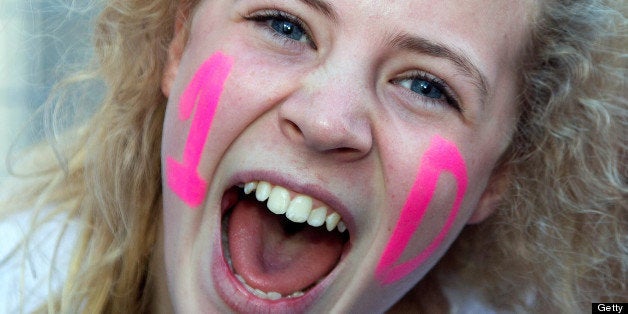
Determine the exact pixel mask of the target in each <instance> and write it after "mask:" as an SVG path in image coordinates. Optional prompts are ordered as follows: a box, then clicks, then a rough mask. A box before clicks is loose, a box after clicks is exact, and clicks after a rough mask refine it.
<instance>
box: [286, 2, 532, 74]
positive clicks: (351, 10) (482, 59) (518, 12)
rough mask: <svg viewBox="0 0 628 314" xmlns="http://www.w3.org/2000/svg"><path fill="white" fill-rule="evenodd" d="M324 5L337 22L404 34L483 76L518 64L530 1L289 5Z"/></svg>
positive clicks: (527, 27)
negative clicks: (455, 53) (457, 57)
mask: <svg viewBox="0 0 628 314" xmlns="http://www.w3.org/2000/svg"><path fill="white" fill-rule="evenodd" d="M293 1H297V2H300V1H303V2H311V3H312V2H316V3H321V4H323V3H325V4H327V5H328V6H329V9H330V10H331V11H336V12H338V15H339V16H340V17H339V20H340V21H343V20H344V21H347V22H351V23H358V22H360V21H362V22H367V23H368V25H370V27H369V28H370V29H369V31H370V32H371V33H372V34H373V35H374V36H377V34H382V35H383V36H390V34H387V33H390V32H393V33H396V32H407V33H410V34H412V35H416V36H419V37H422V38H426V39H428V40H430V41H433V42H438V43H443V44H446V45H447V46H450V47H454V49H456V50H460V51H463V52H464V54H465V55H467V56H468V57H469V58H470V59H471V60H472V61H473V62H474V63H475V64H477V65H479V67H480V68H483V69H485V70H487V71H489V72H490V71H491V70H495V68H501V67H504V66H506V65H512V64H508V63H512V62H513V61H514V60H518V58H517V56H518V55H519V53H520V51H521V49H522V47H523V44H522V43H523V39H524V35H525V34H526V31H527V30H528V29H529V26H530V21H531V17H530V16H531V14H532V12H533V9H534V4H533V2H532V0H521V1H514V0H442V1H433V0H392V1H384V0H381V1H378V0H357V1H355V0H354V1H349V0H340V1H338V0H335V1H333V2H332V1H327V0H293Z"/></svg>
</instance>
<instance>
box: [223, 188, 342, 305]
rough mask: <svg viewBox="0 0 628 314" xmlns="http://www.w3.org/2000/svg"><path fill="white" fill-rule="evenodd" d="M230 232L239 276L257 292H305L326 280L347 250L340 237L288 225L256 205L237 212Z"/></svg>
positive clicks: (244, 205)
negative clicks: (343, 250)
mask: <svg viewBox="0 0 628 314" xmlns="http://www.w3.org/2000/svg"><path fill="white" fill-rule="evenodd" d="M262 207H264V208H262ZM301 228H302V229H301ZM295 229H299V230H295ZM228 230H229V231H228V237H229V251H230V252H231V260H232V262H233V268H234V269H235V272H236V273H238V274H240V276H242V277H243V278H244V280H245V281H246V282H247V284H248V285H249V286H251V287H253V288H257V289H260V290H262V291H265V292H271V291H274V292H278V293H281V294H282V295H289V294H292V293H293V292H296V291H301V290H304V289H305V288H307V287H309V286H311V285H312V284H314V283H316V281H317V280H318V279H321V278H322V277H324V276H325V275H327V274H328V273H329V272H330V271H331V270H332V269H333V268H334V266H335V265H336V263H337V262H338V260H339V258H340V254H341V253H342V248H343V241H342V239H341V237H340V235H339V234H338V232H328V231H327V230H326V229H325V228H313V227H310V226H307V224H298V225H296V224H292V223H287V222H286V218H285V217H284V216H279V215H275V214H273V213H271V212H269V211H268V210H267V209H266V208H265V205H264V204H262V203H259V202H256V201H252V200H242V201H240V202H239V203H238V204H237V205H236V206H235V208H234V209H233V212H232V214H231V218H230V221H229V229H228Z"/></svg>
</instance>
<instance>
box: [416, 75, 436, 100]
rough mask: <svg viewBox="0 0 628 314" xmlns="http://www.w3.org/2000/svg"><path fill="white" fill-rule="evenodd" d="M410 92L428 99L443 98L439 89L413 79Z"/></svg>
mask: <svg viewBox="0 0 628 314" xmlns="http://www.w3.org/2000/svg"><path fill="white" fill-rule="evenodd" d="M410 90H411V91H413V92H415V93H417V94H421V95H424V96H426V97H429V98H434V99H441V98H442V97H443V92H442V91H441V90H440V88H438V87H436V86H434V84H432V83H430V82H428V81H426V80H420V79H413V80H412V83H411V84H410Z"/></svg>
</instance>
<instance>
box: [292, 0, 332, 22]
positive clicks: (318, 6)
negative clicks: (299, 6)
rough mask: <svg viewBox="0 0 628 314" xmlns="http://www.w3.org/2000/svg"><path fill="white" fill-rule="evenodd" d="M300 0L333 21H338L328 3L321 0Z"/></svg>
mask: <svg viewBox="0 0 628 314" xmlns="http://www.w3.org/2000/svg"><path fill="white" fill-rule="evenodd" d="M300 1H301V2H303V3H305V4H306V5H307V6H308V7H310V8H312V9H315V10H317V11H319V12H321V13H322V14H323V15H325V16H326V17H328V18H329V19H330V20H332V21H333V22H336V21H338V15H337V14H336V11H335V10H334V7H333V6H332V5H331V4H330V3H327V2H325V1H323V0H300Z"/></svg>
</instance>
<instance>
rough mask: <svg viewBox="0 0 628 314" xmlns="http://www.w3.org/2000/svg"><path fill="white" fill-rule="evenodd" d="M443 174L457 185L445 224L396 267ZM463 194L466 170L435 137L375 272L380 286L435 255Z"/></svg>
mask: <svg viewBox="0 0 628 314" xmlns="http://www.w3.org/2000/svg"><path fill="white" fill-rule="evenodd" d="M445 171H446V172H449V173H451V174H452V175H453V176H454V178H455V180H456V183H457V191H456V199H455V200H454V203H453V205H452V208H451V211H450V213H449V216H448V217H447V221H446V222H445V225H444V226H443V228H442V229H441V231H440V233H439V234H438V235H437V236H436V237H435V238H434V239H433V240H432V242H430V244H429V245H428V246H427V247H426V248H425V249H424V250H423V251H421V252H419V253H418V255H416V256H415V257H413V258H411V259H409V260H408V261H406V262H403V263H399V259H400V258H401V254H402V253H403V252H404V250H405V249H406V247H407V246H408V243H409V242H410V239H411V238H412V235H413V234H414V233H415V232H416V230H417V229H418V227H419V226H420V225H421V221H422V220H423V217H424V215H425V212H426V211H427V208H428V206H429V204H430V201H431V200H432V198H433V196H434V192H435V191H436V185H437V184H438V178H439V177H440V175H441V173H443V172H445ZM466 190H467V168H466V165H465V162H464V159H462V155H461V154H460V152H459V151H458V149H457V148H456V146H455V145H454V144H453V143H450V142H448V141H446V140H445V139H443V138H441V137H439V136H435V137H434V138H432V141H431V143H430V147H429V148H428V149H427V152H425V155H423V158H422V159H421V165H420V166H419V172H418V173H417V177H416V180H415V182H414V185H413V186H412V190H411V191H410V194H409V196H408V199H407V200H406V203H405V205H404V206H403V209H402V210H401V214H400V216H399V219H398V220H397V225H396V227H395V230H394V231H393V234H392V236H391V238H390V240H389V241H388V244H387V245H386V248H385V249H384V254H383V255H382V257H381V259H380V261H379V263H378V265H377V269H376V270H375V277H376V278H377V279H378V280H379V281H380V282H381V283H382V284H384V285H387V284H391V283H394V282H396V281H398V280H399V279H401V278H403V277H405V276H407V275H408V274H410V273H411V272H412V271H414V270H415V269H416V268H417V267H419V265H421V264H422V263H423V262H424V261H425V260H426V259H428V258H429V257H430V256H431V255H432V254H433V253H434V252H435V251H436V249H437V248H438V246H440V244H441V243H442V242H443V240H444V238H445V236H446V235H447V234H448V233H449V230H450V229H451V227H452V225H453V223H454V221H455V220H456V216H457V214H458V208H459V207H460V204H461V203H462V198H463V197H464V194H465V192H466ZM395 263H396V264H395Z"/></svg>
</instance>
